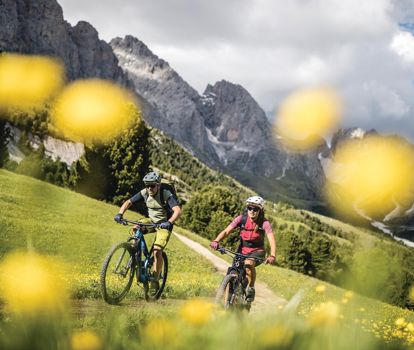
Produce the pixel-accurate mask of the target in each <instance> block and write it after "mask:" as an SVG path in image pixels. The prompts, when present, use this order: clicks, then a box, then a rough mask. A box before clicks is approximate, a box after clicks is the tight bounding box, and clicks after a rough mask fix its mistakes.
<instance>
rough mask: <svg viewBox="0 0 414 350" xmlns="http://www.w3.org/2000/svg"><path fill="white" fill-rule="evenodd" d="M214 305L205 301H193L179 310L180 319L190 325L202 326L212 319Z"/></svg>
mask: <svg viewBox="0 0 414 350" xmlns="http://www.w3.org/2000/svg"><path fill="white" fill-rule="evenodd" d="M213 309H214V305H213V304H212V303H209V302H207V301H205V300H200V299H193V300H190V301H189V302H187V303H186V304H185V305H184V306H183V307H182V309H181V312H180V315H181V317H182V318H183V319H184V320H185V321H187V322H188V323H190V324H193V325H197V326H200V325H203V324H206V323H207V322H208V321H210V320H211V319H212V317H213Z"/></svg>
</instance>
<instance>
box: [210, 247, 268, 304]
mask: <svg viewBox="0 0 414 350" xmlns="http://www.w3.org/2000/svg"><path fill="white" fill-rule="evenodd" d="M218 251H219V252H220V253H221V254H227V255H230V256H233V263H232V266H230V267H229V268H228V270H227V274H226V276H224V279H223V281H222V282H221V284H220V287H219V289H218V291H217V294H216V303H217V304H219V305H221V306H222V307H224V308H225V309H231V310H247V311H250V307H251V301H248V300H246V289H247V284H248V280H247V276H246V269H245V266H244V261H245V260H246V259H247V258H248V259H254V260H256V261H257V262H261V261H263V260H264V259H261V258H254V257H248V256H247V255H243V254H240V253H236V252H233V251H232V250H229V249H227V248H219V249H218Z"/></svg>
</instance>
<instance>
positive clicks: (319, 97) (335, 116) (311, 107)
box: [274, 88, 342, 151]
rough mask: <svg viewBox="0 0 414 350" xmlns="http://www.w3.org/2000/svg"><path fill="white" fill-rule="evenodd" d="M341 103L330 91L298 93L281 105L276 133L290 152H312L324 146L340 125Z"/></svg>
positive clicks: (321, 89) (275, 127)
mask: <svg viewBox="0 0 414 350" xmlns="http://www.w3.org/2000/svg"><path fill="white" fill-rule="evenodd" d="M341 113H342V105H341V101H340V99H339V97H338V95H337V93H336V92H335V91H334V90H333V89H331V88H313V89H303V90H299V91H296V92H294V93H292V94H291V95H289V96H288V97H287V98H286V99H285V100H284V101H283V102H282V104H281V106H280V108H279V111H278V113H277V118H276V123H275V125H274V133H275V136H276V138H277V139H281V141H282V143H283V144H284V145H285V146H286V147H287V148H288V149H290V150H297V151H300V150H309V149H312V148H314V147H316V146H319V145H321V144H323V143H324V139H323V137H324V136H327V135H328V134H329V133H330V132H331V131H332V130H333V129H334V128H335V127H336V125H337V124H338V122H339V120H340V118H341Z"/></svg>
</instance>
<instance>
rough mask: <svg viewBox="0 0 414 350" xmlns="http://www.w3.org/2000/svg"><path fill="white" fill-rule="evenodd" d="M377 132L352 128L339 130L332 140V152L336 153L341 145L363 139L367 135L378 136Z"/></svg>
mask: <svg viewBox="0 0 414 350" xmlns="http://www.w3.org/2000/svg"><path fill="white" fill-rule="evenodd" d="M377 134H378V133H377V131H376V130H375V129H370V130H364V129H361V128H357V127H352V128H344V129H339V130H337V131H336V132H335V133H334V134H333V135H332V139H331V147H330V149H331V152H332V153H335V151H336V149H337V148H338V146H339V145H341V144H342V143H343V142H345V141H347V140H350V139H363V138H364V137H366V136H367V135H377Z"/></svg>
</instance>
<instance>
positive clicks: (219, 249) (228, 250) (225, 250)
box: [217, 248, 265, 262]
mask: <svg viewBox="0 0 414 350" xmlns="http://www.w3.org/2000/svg"><path fill="white" fill-rule="evenodd" d="M217 250H218V251H219V252H220V253H221V254H227V255H230V254H231V255H234V256H239V257H242V258H245V259H253V260H256V261H258V262H259V261H264V260H265V259H264V258H256V257H254V256H248V255H244V254H241V253H237V252H234V251H232V250H230V249H227V248H218V249H217Z"/></svg>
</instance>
